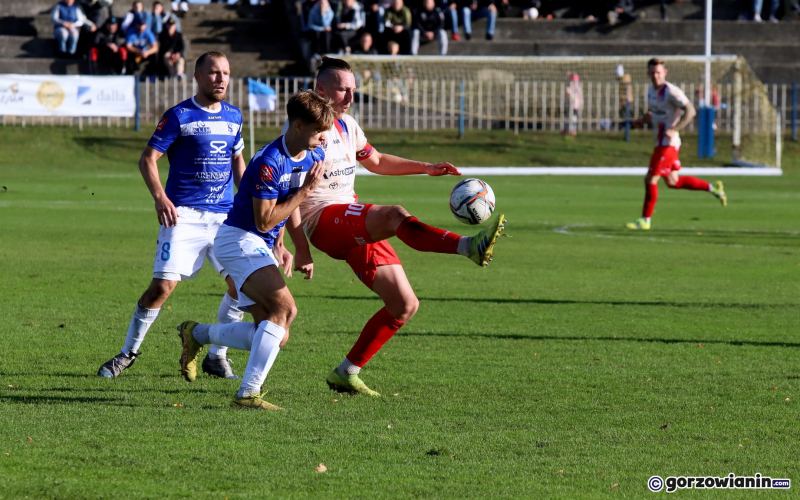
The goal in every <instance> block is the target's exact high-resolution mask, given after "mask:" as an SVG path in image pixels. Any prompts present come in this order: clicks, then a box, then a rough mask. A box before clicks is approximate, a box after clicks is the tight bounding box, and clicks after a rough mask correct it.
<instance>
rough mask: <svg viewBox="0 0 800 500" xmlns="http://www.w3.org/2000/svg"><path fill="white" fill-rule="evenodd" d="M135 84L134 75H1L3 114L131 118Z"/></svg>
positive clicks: (0, 87) (134, 111) (134, 102)
mask: <svg viewBox="0 0 800 500" xmlns="http://www.w3.org/2000/svg"><path fill="white" fill-rule="evenodd" d="M134 85H135V79H134V77H133V76H66V75H12V74H0V115H12V116H121V117H125V116H127V117H132V116H133V115H134V114H135V113H136V96H135V94H134V92H135V91H134Z"/></svg>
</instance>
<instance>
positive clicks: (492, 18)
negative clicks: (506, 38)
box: [464, 0, 508, 40]
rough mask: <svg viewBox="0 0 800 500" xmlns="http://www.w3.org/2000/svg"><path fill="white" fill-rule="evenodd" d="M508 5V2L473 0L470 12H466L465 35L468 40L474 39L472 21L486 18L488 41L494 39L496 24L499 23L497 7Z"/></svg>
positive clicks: (506, 0) (504, 0) (505, 0)
mask: <svg viewBox="0 0 800 500" xmlns="http://www.w3.org/2000/svg"><path fill="white" fill-rule="evenodd" d="M495 2H500V4H501V5H508V0H473V2H472V4H470V6H469V9H468V10H464V33H465V34H466V36H467V40H469V39H470V38H472V20H473V19H483V18H484V17H485V18H486V39H487V40H492V39H494V31H495V24H496V23H497V6H496V3H495Z"/></svg>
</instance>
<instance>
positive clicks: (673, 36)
mask: <svg viewBox="0 0 800 500" xmlns="http://www.w3.org/2000/svg"><path fill="white" fill-rule="evenodd" d="M485 26H486V25H485V21H483V20H481V21H478V22H475V23H473V28H472V31H473V38H472V40H470V41H465V40H464V39H463V37H462V41H459V42H452V41H451V42H450V48H449V54H451V55H483V56H491V55H497V56H501V55H506V56H522V55H535V56H592V55H598V56H601V55H643V54H644V55H650V54H652V55H663V56H669V55H700V54H703V53H704V51H705V45H704V44H705V26H704V23H703V21H695V20H686V21H666V22H664V21H661V20H643V21H636V22H633V23H628V24H622V25H617V26H613V27H612V26H609V25H608V24H606V23H597V22H584V21H581V20H577V19H572V20H570V19H559V20H555V19H554V20H537V21H524V20H522V19H508V18H501V19H498V21H497V28H496V33H495V39H494V40H493V41H486V40H485V39H484V34H485V32H486V27H485ZM712 30H713V35H714V40H713V45H712V53H714V54H737V55H741V56H744V57H745V58H746V59H747V62H748V63H749V64H750V66H751V67H752V68H753V70H754V71H755V73H756V74H757V75H758V76H759V78H760V79H761V80H762V81H764V82H768V83H788V82H794V81H800V65H799V64H798V59H797V54H798V53H800V24H798V23H779V24H771V23H763V24H757V23H752V22H742V21H715V22H714V23H713V26H712ZM437 50H438V49H437V47H436V45H435V44H430V43H429V44H427V45H423V46H422V47H421V48H420V53H421V54H426V55H434V54H436V53H437Z"/></svg>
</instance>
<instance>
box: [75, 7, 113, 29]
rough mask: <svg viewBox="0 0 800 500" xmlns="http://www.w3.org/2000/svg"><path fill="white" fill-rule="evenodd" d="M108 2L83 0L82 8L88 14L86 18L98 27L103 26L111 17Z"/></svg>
mask: <svg viewBox="0 0 800 500" xmlns="http://www.w3.org/2000/svg"><path fill="white" fill-rule="evenodd" d="M108 6H109V4H107V2H105V1H101V0H82V1H81V9H82V10H83V13H84V14H85V15H86V19H87V20H89V21H91V22H92V24H94V25H95V26H96V27H97V28H102V27H103V25H104V24H106V20H107V19H108V17H109V12H108Z"/></svg>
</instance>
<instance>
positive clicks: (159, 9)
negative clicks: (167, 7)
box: [147, 0, 166, 36]
mask: <svg viewBox="0 0 800 500" xmlns="http://www.w3.org/2000/svg"><path fill="white" fill-rule="evenodd" d="M165 14H166V13H165V12H164V4H162V3H161V2H159V1H158V0H156V1H155V2H153V10H152V11H151V12H150V19H149V20H148V21H149V22H148V23H147V27H148V28H149V29H150V31H152V32H153V34H154V35H155V36H159V35H160V34H161V32H162V31H163V30H164V21H165V20H166V19H164V16H165Z"/></svg>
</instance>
